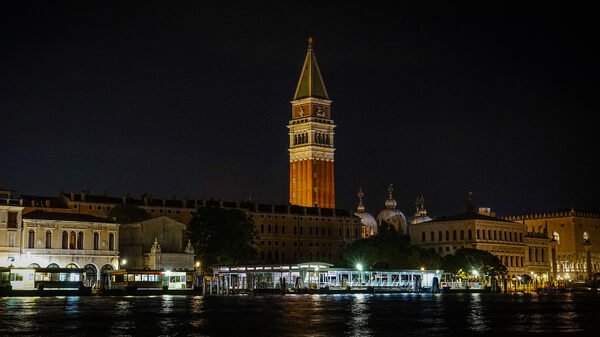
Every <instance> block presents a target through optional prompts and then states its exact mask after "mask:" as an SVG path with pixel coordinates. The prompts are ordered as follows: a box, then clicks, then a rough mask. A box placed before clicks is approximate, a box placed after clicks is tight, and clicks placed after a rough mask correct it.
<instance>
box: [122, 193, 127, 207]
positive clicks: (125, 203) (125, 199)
mask: <svg viewBox="0 0 600 337" xmlns="http://www.w3.org/2000/svg"><path fill="white" fill-rule="evenodd" d="M122 199H123V205H127V194H124V195H123V198H122Z"/></svg>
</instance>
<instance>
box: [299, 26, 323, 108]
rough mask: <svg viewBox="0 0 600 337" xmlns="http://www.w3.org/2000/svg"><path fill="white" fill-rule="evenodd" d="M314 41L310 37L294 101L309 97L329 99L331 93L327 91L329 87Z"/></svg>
mask: <svg viewBox="0 0 600 337" xmlns="http://www.w3.org/2000/svg"><path fill="white" fill-rule="evenodd" d="M313 42H314V40H313V38H312V37H309V38H308V48H307V51H306V57H305V58H304V65H303V66H302V72H301V73H300V80H299V81H298V86H297V87H296V92H295V93H294V101H295V100H297V99H302V98H307V97H314V98H323V99H327V100H328V99H329V94H328V93H327V89H325V82H323V77H322V76H321V70H320V69H319V64H318V63H317V57H316V56H315V53H314V50H313Z"/></svg>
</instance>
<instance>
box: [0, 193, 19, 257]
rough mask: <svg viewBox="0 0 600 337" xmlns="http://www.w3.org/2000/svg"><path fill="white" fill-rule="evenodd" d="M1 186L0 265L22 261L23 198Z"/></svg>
mask: <svg viewBox="0 0 600 337" xmlns="http://www.w3.org/2000/svg"><path fill="white" fill-rule="evenodd" d="M12 192H13V191H12V190H9V189H6V188H0V266H9V265H11V264H12V265H15V263H20V252H21V232H22V226H21V218H22V216H23V208H24V207H23V200H22V199H16V198H13V197H12Z"/></svg>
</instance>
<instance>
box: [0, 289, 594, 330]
mask: <svg viewBox="0 0 600 337" xmlns="http://www.w3.org/2000/svg"><path fill="white" fill-rule="evenodd" d="M0 335H2V336H6V335H9V336H10V335H28V336H361V337H364V336H424V337H430V336H458V335H462V336H465V335H486V336H522V335H538V336H540V335H548V336H557V335H562V336H588V335H589V336H593V335H595V336H600V295H598V294H583V293H553V294H542V295H538V294H390V295H384V294H376V295H370V294H345V295H285V296H282V295H265V296H242V295H240V296H205V297H202V296H172V295H161V296H127V297H116V296H115V297H112V296H106V297H105V296H84V297H78V296H72V297H70V296H69V297H4V298H0Z"/></svg>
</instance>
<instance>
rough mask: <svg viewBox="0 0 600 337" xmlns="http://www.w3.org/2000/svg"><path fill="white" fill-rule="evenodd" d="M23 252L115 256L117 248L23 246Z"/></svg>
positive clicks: (32, 253)
mask: <svg viewBox="0 0 600 337" xmlns="http://www.w3.org/2000/svg"><path fill="white" fill-rule="evenodd" d="M23 253H25V254H28V253H29V254H31V255H80V256H116V255H118V254H119V251H117V250H106V249H104V250H101V249H98V250H94V249H55V248H43V249H39V248H24V249H23Z"/></svg>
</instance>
